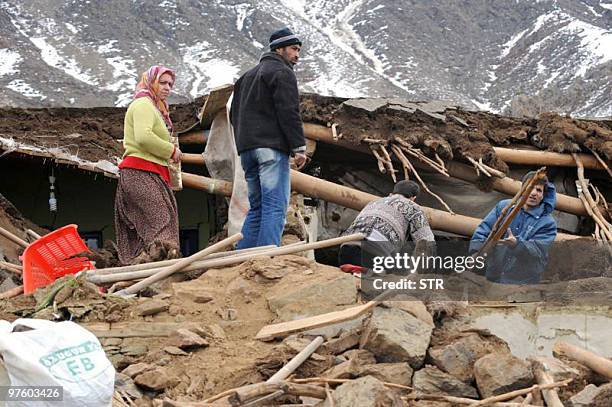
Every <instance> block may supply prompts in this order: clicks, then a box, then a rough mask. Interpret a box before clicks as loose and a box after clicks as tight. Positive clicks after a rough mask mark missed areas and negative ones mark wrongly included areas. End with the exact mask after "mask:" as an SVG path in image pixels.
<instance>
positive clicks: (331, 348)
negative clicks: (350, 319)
mask: <svg viewBox="0 0 612 407" xmlns="http://www.w3.org/2000/svg"><path fill="white" fill-rule="evenodd" d="M360 337H361V332H360V330H359V329H353V330H351V331H349V332H346V333H344V334H342V335H340V337H339V338H333V339H330V340H329V341H327V342H325V343H324V344H323V345H322V346H321V349H322V351H323V352H326V353H330V354H332V355H338V354H340V353H342V352H344V351H346V350H347V349H351V348H354V347H356V346H357V345H359V338H360Z"/></svg>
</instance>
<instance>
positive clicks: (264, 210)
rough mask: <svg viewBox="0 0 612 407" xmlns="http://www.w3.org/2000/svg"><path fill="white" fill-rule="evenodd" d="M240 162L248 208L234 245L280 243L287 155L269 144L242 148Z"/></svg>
mask: <svg viewBox="0 0 612 407" xmlns="http://www.w3.org/2000/svg"><path fill="white" fill-rule="evenodd" d="M240 162H241V164H242V169H243V170H244V176H245V178H246V182H247V188H248V192H249V205H250V208H249V213H248V214H247V216H246V219H245V220H244V224H243V225H242V235H243V236H244V237H243V238H242V240H241V241H240V242H238V245H237V248H238V249H247V248H249V247H256V246H267V245H272V244H273V245H276V246H280V242H281V236H282V234H283V229H284V227H285V218H286V215H287V206H288V205H289V191H290V179H289V177H290V173H289V155H287V154H285V153H283V152H281V151H278V150H275V149H273V148H254V149H251V150H247V151H243V152H242V153H241V154H240Z"/></svg>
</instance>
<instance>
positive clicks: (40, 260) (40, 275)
mask: <svg viewBox="0 0 612 407" xmlns="http://www.w3.org/2000/svg"><path fill="white" fill-rule="evenodd" d="M88 251H89V249H88V248H87V246H86V245H85V243H84V242H83V240H82V239H81V237H80V236H79V234H78V233H77V225H66V226H64V227H61V228H59V229H57V230H55V231H53V232H51V233H49V234H47V235H45V236H43V237H41V238H40V239H38V240H36V241H35V242H34V243H32V244H30V245H29V246H28V247H27V248H26V249H25V251H24V252H23V256H21V257H22V263H23V292H24V293H25V294H30V293H32V292H34V291H35V290H36V289H37V288H38V287H44V286H46V285H49V284H51V283H53V282H54V281H55V280H57V279H58V278H60V277H62V276H65V275H66V274H75V273H78V272H79V271H81V270H92V269H94V268H95V267H94V265H93V263H92V262H91V261H89V259H87V258H86V257H73V256H74V255H75V254H78V253H83V252H88Z"/></svg>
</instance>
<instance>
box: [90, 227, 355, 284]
mask: <svg viewBox="0 0 612 407" xmlns="http://www.w3.org/2000/svg"><path fill="white" fill-rule="evenodd" d="M363 237H364V236H363V235H362V234H359V233H355V234H353V235H348V236H341V237H336V238H333V239H327V240H321V241H319V242H313V243H306V244H303V245H296V246H282V247H276V248H274V249H269V250H264V251H262V252H254V253H243V254H238V255H235V256H227V257H223V258H220V259H213V260H203V261H196V262H194V263H192V264H190V265H189V266H187V267H185V269H184V270H183V271H192V270H199V269H207V268H212V267H224V266H229V265H232V264H237V263H242V262H245V261H247V260H249V259H252V258H254V257H257V256H280V255H283V254H293V253H298V252H303V251H306V250H316V249H321V248H324V247H331V246H336V245H339V244H342V243H346V242H352V241H355V240H362V239H363ZM158 271H159V269H153V270H139V271H131V272H128V273H115V274H103V275H96V274H95V270H93V271H90V272H88V273H87V277H86V278H87V280H88V281H89V282H92V283H94V284H106V283H115V282H117V281H128V280H137V279H139V278H145V277H149V276H151V275H153V274H155V273H157V272H158Z"/></svg>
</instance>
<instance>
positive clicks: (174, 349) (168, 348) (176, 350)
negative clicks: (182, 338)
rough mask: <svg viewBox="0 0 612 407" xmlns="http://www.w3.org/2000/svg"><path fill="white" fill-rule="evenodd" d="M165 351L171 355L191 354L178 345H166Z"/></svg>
mask: <svg viewBox="0 0 612 407" xmlns="http://www.w3.org/2000/svg"><path fill="white" fill-rule="evenodd" d="M164 352H166V353H167V354H169V355H174V356H187V355H189V353H187V352H185V351H183V350H181V349H180V348H177V347H176V346H166V347H165V348H164Z"/></svg>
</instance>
